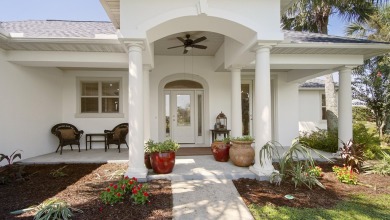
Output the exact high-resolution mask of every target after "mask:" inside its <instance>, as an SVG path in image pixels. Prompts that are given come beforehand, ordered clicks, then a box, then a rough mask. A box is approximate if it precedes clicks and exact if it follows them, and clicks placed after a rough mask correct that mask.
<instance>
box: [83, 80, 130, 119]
mask: <svg viewBox="0 0 390 220" xmlns="http://www.w3.org/2000/svg"><path fill="white" fill-rule="evenodd" d="M78 82H79V83H78V85H79V86H78V87H79V92H78V114H79V116H84V117H94V116H96V117H102V116H104V115H105V116H114V117H116V116H119V115H118V114H120V113H121V112H122V111H121V107H122V103H121V102H120V100H121V92H120V91H121V80H120V78H91V79H87V78H83V79H79V81H78ZM115 114H117V115H115Z"/></svg>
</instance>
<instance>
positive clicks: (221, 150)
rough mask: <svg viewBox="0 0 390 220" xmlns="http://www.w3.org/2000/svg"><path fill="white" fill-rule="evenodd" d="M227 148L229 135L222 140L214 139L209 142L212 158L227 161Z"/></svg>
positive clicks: (228, 147)
mask: <svg viewBox="0 0 390 220" xmlns="http://www.w3.org/2000/svg"><path fill="white" fill-rule="evenodd" d="M229 149H230V137H227V138H225V139H223V140H222V141H221V140H216V141H214V142H213V143H212V144H211V152H212V153H213V156H214V159H215V160H216V161H219V162H227V161H228V160H229Z"/></svg>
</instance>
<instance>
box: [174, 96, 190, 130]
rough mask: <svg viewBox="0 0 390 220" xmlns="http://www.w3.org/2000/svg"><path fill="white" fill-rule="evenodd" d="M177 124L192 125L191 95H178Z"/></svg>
mask: <svg viewBox="0 0 390 220" xmlns="http://www.w3.org/2000/svg"><path fill="white" fill-rule="evenodd" d="M176 98H177V106H176V107H177V112H176V115H177V126H191V96H190V95H177V97H176Z"/></svg>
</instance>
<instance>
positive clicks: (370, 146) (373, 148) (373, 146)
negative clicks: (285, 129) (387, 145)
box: [299, 123, 390, 159]
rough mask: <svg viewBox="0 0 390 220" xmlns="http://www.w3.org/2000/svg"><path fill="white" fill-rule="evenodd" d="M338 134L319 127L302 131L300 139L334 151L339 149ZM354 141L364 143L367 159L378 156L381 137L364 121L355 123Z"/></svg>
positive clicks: (314, 145) (309, 145) (320, 148)
mask: <svg viewBox="0 0 390 220" xmlns="http://www.w3.org/2000/svg"><path fill="white" fill-rule="evenodd" d="M337 135H338V134H337V132H328V131H327V130H324V129H319V130H317V131H313V132H311V133H309V132H305V133H302V134H301V135H300V136H299V141H300V142H302V143H305V145H307V146H308V147H310V148H313V149H317V150H322V151H326V152H333V153H334V152H336V151H337V150H338V136H337ZM353 141H354V143H356V144H359V145H364V150H363V151H364V157H365V158H366V159H374V158H376V157H377V155H378V154H379V152H380V150H381V148H380V139H379V137H378V136H376V134H375V133H373V132H369V131H368V129H367V128H366V127H365V126H364V124H362V123H355V124H353ZM389 141H390V138H389Z"/></svg>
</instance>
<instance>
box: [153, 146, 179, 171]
mask: <svg viewBox="0 0 390 220" xmlns="http://www.w3.org/2000/svg"><path fill="white" fill-rule="evenodd" d="M175 156H176V153H175V152H174V151H171V152H162V153H159V152H155V153H150V163H151V164H152V168H153V172H155V173H157V174H166V173H171V172H172V170H173V167H174V166H175Z"/></svg>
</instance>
